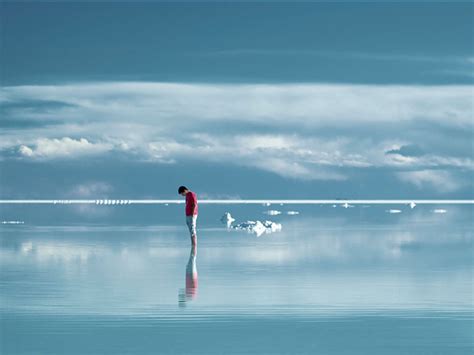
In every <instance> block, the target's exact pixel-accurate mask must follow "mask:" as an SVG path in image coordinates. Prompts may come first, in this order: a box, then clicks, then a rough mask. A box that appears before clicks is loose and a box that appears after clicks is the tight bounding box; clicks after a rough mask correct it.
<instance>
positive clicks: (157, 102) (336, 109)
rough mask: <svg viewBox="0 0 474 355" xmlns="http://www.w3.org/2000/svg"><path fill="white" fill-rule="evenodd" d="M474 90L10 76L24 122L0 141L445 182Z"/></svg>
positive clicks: (2, 95)
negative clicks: (39, 81)
mask: <svg viewBox="0 0 474 355" xmlns="http://www.w3.org/2000/svg"><path fill="white" fill-rule="evenodd" d="M472 100H473V87H472V86H470V85H446V86H422V85H419V86H417V85H352V84H326V83H314V84H203V83H195V84H189V83H159V82H89V83H69V84H60V85H23V86H10V87H3V88H2V89H1V91H0V103H1V104H2V107H3V111H4V114H5V117H6V118H8V120H9V121H10V122H22V123H23V125H22V126H19V125H14V126H11V127H8V126H7V129H5V130H4V131H3V132H2V133H1V138H2V140H1V141H2V142H1V143H0V150H1V151H2V153H3V154H2V156H3V158H4V159H5V158H21V159H32V160H33V159H34V160H41V159H42V160H51V159H80V158H84V157H88V156H105V155H107V154H114V155H115V156H123V157H125V158H130V159H132V160H133V161H137V160H138V161H143V162H147V163H156V164H179V163H181V162H183V161H186V160H193V161H203V162H209V163H217V164H221V163H224V164H233V165H238V166H245V167H248V168H253V169H258V170H263V171H268V172H272V173H274V174H277V175H280V176H283V177H286V178H291V179H304V180H346V179H349V178H350V175H349V174H348V172H347V169H365V168H383V169H390V170H392V171H393V173H394V175H395V176H396V177H397V178H399V180H400V181H401V182H402V183H407V184H412V185H414V186H417V187H419V188H422V187H423V186H431V187H434V188H436V189H442V190H443V191H446V192H450V191H454V190H456V189H457V188H459V187H460V186H462V183H461V181H460V179H459V178H458V177H457V176H456V174H457V171H472V170H473V168H474V162H473V154H472V144H471V140H472V132H473V127H474V123H473V119H472V117H473V116H472V114H473V108H472ZM32 102H34V103H36V104H38V103H44V104H43V105H42V109H41V110H36V109H34V107H32V106H31V105H32V104H31V103H32ZM48 103H54V104H51V105H50V106H48ZM32 123H34V125H32ZM447 134H448V135H449V140H446V135H447Z"/></svg>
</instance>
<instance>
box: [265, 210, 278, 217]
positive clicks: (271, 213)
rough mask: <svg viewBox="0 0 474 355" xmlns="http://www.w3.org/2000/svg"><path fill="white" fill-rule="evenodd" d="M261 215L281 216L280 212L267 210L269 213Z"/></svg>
mask: <svg viewBox="0 0 474 355" xmlns="http://www.w3.org/2000/svg"><path fill="white" fill-rule="evenodd" d="M263 213H265V214H268V215H269V216H276V215H279V214H281V211H277V210H269V211H265V212H263Z"/></svg>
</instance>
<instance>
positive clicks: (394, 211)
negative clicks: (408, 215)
mask: <svg viewBox="0 0 474 355" xmlns="http://www.w3.org/2000/svg"><path fill="white" fill-rule="evenodd" d="M387 212H388V213H402V211H401V210H387Z"/></svg>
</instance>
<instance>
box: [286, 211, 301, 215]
mask: <svg viewBox="0 0 474 355" xmlns="http://www.w3.org/2000/svg"><path fill="white" fill-rule="evenodd" d="M286 214H289V215H290V216H294V215H297V214H300V213H299V212H298V211H287V212H286Z"/></svg>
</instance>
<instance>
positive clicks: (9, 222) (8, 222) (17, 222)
mask: <svg viewBox="0 0 474 355" xmlns="http://www.w3.org/2000/svg"><path fill="white" fill-rule="evenodd" d="M2 224H25V222H24V221H2Z"/></svg>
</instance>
